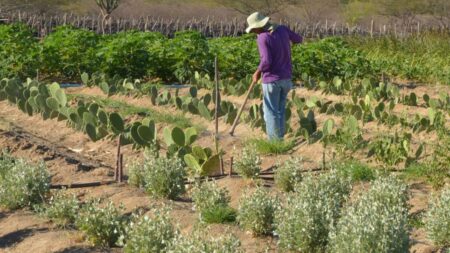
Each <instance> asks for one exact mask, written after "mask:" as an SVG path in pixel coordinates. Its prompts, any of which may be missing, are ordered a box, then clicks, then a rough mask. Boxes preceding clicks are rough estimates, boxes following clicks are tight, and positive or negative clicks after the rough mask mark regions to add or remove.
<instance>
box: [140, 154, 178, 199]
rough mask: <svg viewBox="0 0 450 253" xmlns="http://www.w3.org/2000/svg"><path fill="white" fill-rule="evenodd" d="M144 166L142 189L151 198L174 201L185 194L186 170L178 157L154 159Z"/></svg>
mask: <svg viewBox="0 0 450 253" xmlns="http://www.w3.org/2000/svg"><path fill="white" fill-rule="evenodd" d="M144 166H145V167H146V168H144V171H146V173H145V174H144V183H145V186H144V188H145V190H146V191H147V193H148V194H150V195H151V196H152V197H156V198H168V199H175V198H177V197H179V196H180V195H181V194H183V193H185V191H186V188H185V185H184V178H185V177H186V170H185V168H184V165H183V162H182V161H181V160H180V159H179V158H178V157H169V158H167V157H155V158H154V159H149V160H147V161H146V163H145V164H144Z"/></svg>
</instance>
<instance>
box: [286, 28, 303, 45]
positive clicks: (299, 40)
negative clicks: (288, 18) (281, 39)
mask: <svg viewBox="0 0 450 253" xmlns="http://www.w3.org/2000/svg"><path fill="white" fill-rule="evenodd" d="M287 30H288V34H289V39H290V40H291V42H292V43H294V44H300V43H302V42H303V37H302V36H301V35H299V34H296V33H295V32H293V31H291V29H289V28H287Z"/></svg>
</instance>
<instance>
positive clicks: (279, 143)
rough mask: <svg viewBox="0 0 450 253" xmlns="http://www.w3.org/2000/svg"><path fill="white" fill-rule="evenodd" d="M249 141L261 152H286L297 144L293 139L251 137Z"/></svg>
mask: <svg viewBox="0 0 450 253" xmlns="http://www.w3.org/2000/svg"><path fill="white" fill-rule="evenodd" d="M249 143H250V144H251V145H254V146H255V148H256V150H257V151H258V152H259V153H260V154H285V153H287V152H289V150H291V149H292V148H293V147H294V146H295V141H293V140H289V141H287V140H266V139H251V140H250V141H249Z"/></svg>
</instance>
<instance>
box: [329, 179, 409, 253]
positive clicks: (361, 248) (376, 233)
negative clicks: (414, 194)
mask: <svg viewBox="0 0 450 253" xmlns="http://www.w3.org/2000/svg"><path fill="white" fill-rule="evenodd" d="M407 199H408V195H407V187H406V185H404V184H403V183H401V182H400V181H398V180H397V179H396V178H395V177H392V176H390V177H386V178H384V177H383V178H379V179H377V180H375V181H374V182H373V183H372V187H371V188H370V189H369V190H368V191H365V192H363V193H362V194H361V196H359V198H358V199H357V201H356V202H355V203H353V204H352V205H351V206H349V207H348V208H347V209H346V210H345V212H344V213H343V215H342V217H341V219H340V220H339V222H338V224H337V226H336V227H335V229H334V231H333V232H332V233H331V235H330V245H329V250H330V252H336V253H340V252H346V253H352V252H408V246H409V234H408V205H407Z"/></svg>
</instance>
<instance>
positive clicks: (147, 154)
mask: <svg viewBox="0 0 450 253" xmlns="http://www.w3.org/2000/svg"><path fill="white" fill-rule="evenodd" d="M157 158H158V154H157V152H156V151H155V150H152V149H145V151H144V161H143V162H141V161H133V162H132V163H131V165H129V166H128V183H129V184H130V185H132V186H135V187H139V188H141V187H144V186H145V175H146V174H148V173H151V170H152V168H151V166H148V165H149V164H151V163H152V162H154V161H155V160H156V159H157Z"/></svg>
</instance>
